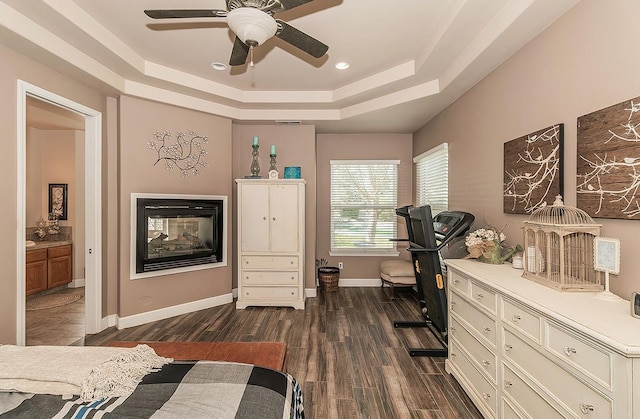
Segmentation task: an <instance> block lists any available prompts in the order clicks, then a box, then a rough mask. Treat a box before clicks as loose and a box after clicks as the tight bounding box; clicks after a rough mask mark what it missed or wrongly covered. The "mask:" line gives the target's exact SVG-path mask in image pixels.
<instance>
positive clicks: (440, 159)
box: [413, 143, 449, 215]
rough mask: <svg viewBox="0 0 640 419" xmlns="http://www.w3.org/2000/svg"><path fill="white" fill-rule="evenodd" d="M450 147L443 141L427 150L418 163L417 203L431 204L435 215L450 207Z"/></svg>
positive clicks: (418, 159) (419, 204)
mask: <svg viewBox="0 0 640 419" xmlns="http://www.w3.org/2000/svg"><path fill="white" fill-rule="evenodd" d="M448 149H449V147H448V144H447V143H442V144H440V145H439V146H437V147H434V148H432V149H431V150H428V151H425V152H424V153H422V154H420V155H419V156H417V157H414V159H413V162H414V163H415V164H416V205H417V206H422V205H430V206H431V212H432V213H433V214H434V215H435V214H437V213H439V212H441V211H446V210H447V209H449V150H448Z"/></svg>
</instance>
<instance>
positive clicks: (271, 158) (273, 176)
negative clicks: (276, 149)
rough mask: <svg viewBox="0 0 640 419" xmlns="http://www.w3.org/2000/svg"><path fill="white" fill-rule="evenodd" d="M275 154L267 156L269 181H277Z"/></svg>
mask: <svg viewBox="0 0 640 419" xmlns="http://www.w3.org/2000/svg"><path fill="white" fill-rule="evenodd" d="M276 157H277V155H276V154H269V179H278V167H277V166H276Z"/></svg>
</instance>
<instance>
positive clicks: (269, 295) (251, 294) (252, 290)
mask: <svg viewBox="0 0 640 419" xmlns="http://www.w3.org/2000/svg"><path fill="white" fill-rule="evenodd" d="M299 295H300V293H299V291H298V288H297V287H242V299H243V300H254V299H256V300H264V299H278V300H296V299H298V296H299Z"/></svg>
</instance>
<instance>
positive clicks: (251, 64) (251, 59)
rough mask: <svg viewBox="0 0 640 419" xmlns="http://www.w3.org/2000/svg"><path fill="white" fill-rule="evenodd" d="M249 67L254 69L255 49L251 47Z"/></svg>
mask: <svg viewBox="0 0 640 419" xmlns="http://www.w3.org/2000/svg"><path fill="white" fill-rule="evenodd" d="M249 66H251V67H253V47H249Z"/></svg>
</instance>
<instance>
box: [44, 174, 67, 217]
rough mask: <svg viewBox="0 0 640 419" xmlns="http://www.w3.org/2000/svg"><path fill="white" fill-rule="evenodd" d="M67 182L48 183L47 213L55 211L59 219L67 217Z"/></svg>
mask: <svg viewBox="0 0 640 419" xmlns="http://www.w3.org/2000/svg"><path fill="white" fill-rule="evenodd" d="M67 199H68V197H67V184H66V183H50V184H49V214H51V213H55V214H57V215H58V219H59V220H66V219H67V208H68V207H67Z"/></svg>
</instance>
